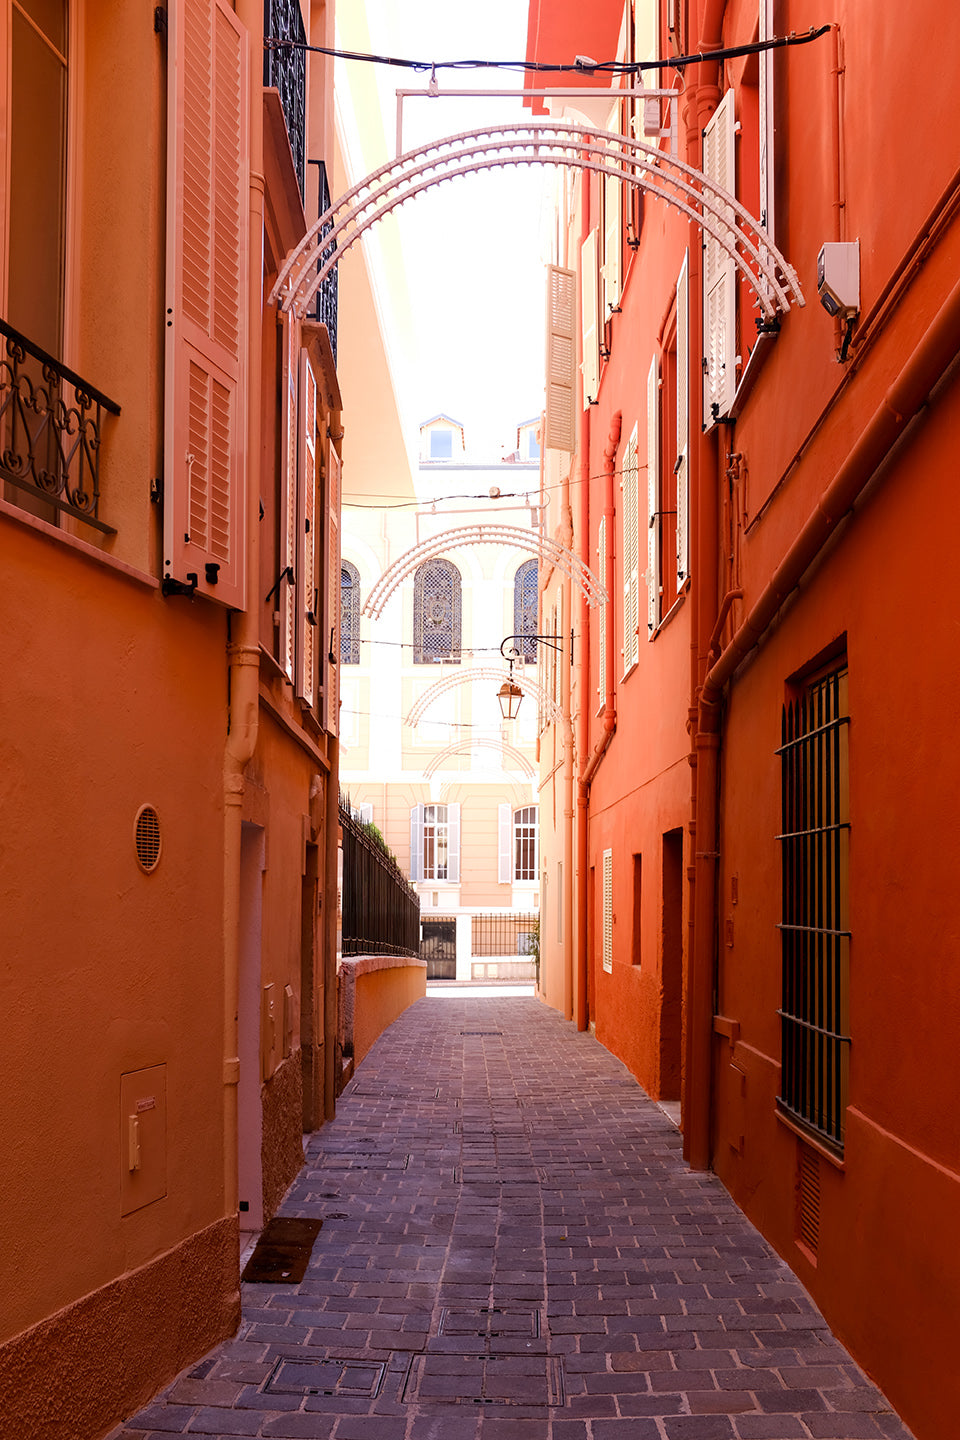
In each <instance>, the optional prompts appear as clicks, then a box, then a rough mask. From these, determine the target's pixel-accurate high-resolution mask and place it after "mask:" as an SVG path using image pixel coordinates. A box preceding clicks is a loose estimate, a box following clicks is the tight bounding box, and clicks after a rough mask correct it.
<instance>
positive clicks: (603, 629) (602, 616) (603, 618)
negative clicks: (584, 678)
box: [597, 515, 610, 710]
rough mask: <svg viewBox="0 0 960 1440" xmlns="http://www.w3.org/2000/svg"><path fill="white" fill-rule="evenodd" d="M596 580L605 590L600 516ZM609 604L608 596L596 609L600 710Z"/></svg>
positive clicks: (604, 697)
mask: <svg viewBox="0 0 960 1440" xmlns="http://www.w3.org/2000/svg"><path fill="white" fill-rule="evenodd" d="M597 579H598V580H599V581H600V584H601V585H602V586H603V588H604V589H606V588H607V517H606V515H601V517H600V526H599V529H598V532H597ZM609 604H610V600H609V596H608V598H607V599H606V600H605V601H604V602H603V604H602V605H600V606H598V608H597V624H598V626H599V629H598V632H597V669H598V671H599V673H598V675H597V695H598V697H599V698H598V705H599V708H600V709H601V710H602V709H603V707H604V705H605V704H606V701H607V606H608V605H609Z"/></svg>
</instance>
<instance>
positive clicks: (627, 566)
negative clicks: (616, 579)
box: [622, 426, 640, 674]
mask: <svg viewBox="0 0 960 1440" xmlns="http://www.w3.org/2000/svg"><path fill="white" fill-rule="evenodd" d="M638 490H639V467H638V465H637V429H636V426H634V429H633V434H632V435H631V436H630V442H629V444H628V445H627V453H626V456H625V457H624V462H623V501H622V512H623V672H624V674H626V673H627V671H628V670H631V669H632V668H633V666H634V665H636V663H637V657H638V646H637V626H638V624H639V622H640V497H639V494H638Z"/></svg>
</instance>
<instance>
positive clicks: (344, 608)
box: [340, 560, 360, 665]
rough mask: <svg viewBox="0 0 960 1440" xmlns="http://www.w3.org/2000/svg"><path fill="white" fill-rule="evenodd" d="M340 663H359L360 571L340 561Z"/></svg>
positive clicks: (348, 563)
mask: <svg viewBox="0 0 960 1440" xmlns="http://www.w3.org/2000/svg"><path fill="white" fill-rule="evenodd" d="M340 664H341V665H359V664H360V571H359V570H358V569H357V567H356V565H351V564H350V561H349V560H342V561H341V562H340Z"/></svg>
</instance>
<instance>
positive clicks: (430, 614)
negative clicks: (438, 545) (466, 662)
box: [413, 560, 460, 665]
mask: <svg viewBox="0 0 960 1440" xmlns="http://www.w3.org/2000/svg"><path fill="white" fill-rule="evenodd" d="M413 660H414V664H415V665H431V664H433V663H434V662H435V661H438V660H452V661H454V662H455V663H456V664H459V663H460V571H459V570H458V569H457V567H456V565H453V564H451V562H450V561H449V560H428V561H427V562H426V564H424V565H421V566H420V567H419V568H418V570H417V573H416V576H415V577H414V582H413Z"/></svg>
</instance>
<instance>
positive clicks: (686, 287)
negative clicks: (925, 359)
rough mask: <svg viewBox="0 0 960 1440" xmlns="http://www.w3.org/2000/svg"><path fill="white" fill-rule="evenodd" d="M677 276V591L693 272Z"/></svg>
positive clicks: (682, 544)
mask: <svg viewBox="0 0 960 1440" xmlns="http://www.w3.org/2000/svg"><path fill="white" fill-rule="evenodd" d="M687 261H688V257H687V256H686V255H684V257H683V264H682V265H681V267H680V274H679V277H678V278H677V416H676V422H677V592H678V593H679V592H680V590H681V589H682V588H683V585H684V582H685V581H686V579H687V576H688V575H689V573H690V272H689V267H688V263H687Z"/></svg>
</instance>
